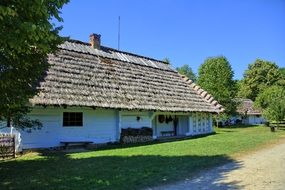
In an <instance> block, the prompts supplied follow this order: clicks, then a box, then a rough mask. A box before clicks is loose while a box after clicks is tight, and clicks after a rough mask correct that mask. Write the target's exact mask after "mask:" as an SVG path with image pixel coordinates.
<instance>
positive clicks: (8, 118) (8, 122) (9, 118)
mask: <svg viewBox="0 0 285 190" xmlns="http://www.w3.org/2000/svg"><path fill="white" fill-rule="evenodd" d="M7 127H8V128H10V127H11V117H10V116H8V117H7Z"/></svg>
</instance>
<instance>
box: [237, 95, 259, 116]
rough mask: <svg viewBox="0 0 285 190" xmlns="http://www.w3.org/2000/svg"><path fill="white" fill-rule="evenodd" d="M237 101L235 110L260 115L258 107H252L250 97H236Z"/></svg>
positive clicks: (240, 112)
mask: <svg viewBox="0 0 285 190" xmlns="http://www.w3.org/2000/svg"><path fill="white" fill-rule="evenodd" d="M236 101H237V102H238V106H237V112H238V113H239V114H241V115H261V111H260V110H259V109H256V108H254V106H253V101H252V100H250V99H236Z"/></svg>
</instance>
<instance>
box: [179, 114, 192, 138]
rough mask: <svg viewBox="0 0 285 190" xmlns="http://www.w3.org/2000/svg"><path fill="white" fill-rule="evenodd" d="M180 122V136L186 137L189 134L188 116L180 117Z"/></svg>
mask: <svg viewBox="0 0 285 190" xmlns="http://www.w3.org/2000/svg"><path fill="white" fill-rule="evenodd" d="M178 118H179V122H178V131H177V134H178V135H186V134H187V133H188V130H189V127H188V116H187V115H182V116H178Z"/></svg>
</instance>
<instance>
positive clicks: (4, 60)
mask: <svg viewBox="0 0 285 190" xmlns="http://www.w3.org/2000/svg"><path fill="white" fill-rule="evenodd" d="M67 2H68V0H41V1H39V0H29V1H18V0H2V1H1V3H0V26H1V28H0V119H5V120H6V121H7V125H8V126H9V125H10V122H11V121H13V123H14V124H15V125H17V124H19V125H18V126H20V128H22V127H23V126H24V123H26V124H27V122H28V119H26V118H24V115H25V114H26V113H27V112H28V111H29V107H28V99H29V98H31V97H33V96H34V95H35V94H36V92H37V89H36V85H37V83H38V81H39V80H40V77H41V76H42V75H43V74H44V72H45V70H46V69H47V67H48V64H47V61H46V58H47V54H48V53H52V52H55V51H56V50H57V46H58V45H59V44H60V43H62V42H63V41H64V38H62V37H60V36H59V35H58V32H59V31H60V29H61V27H56V26H55V24H53V23H51V20H52V19H56V20H57V21H59V22H61V21H62V18H61V17H60V16H59V14H60V9H61V8H62V6H63V5H64V4H65V3H67ZM30 123H31V124H37V122H30ZM27 126H31V125H27Z"/></svg>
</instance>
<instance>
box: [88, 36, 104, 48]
mask: <svg viewBox="0 0 285 190" xmlns="http://www.w3.org/2000/svg"><path fill="white" fill-rule="evenodd" d="M89 37H90V38H89V39H90V41H89V42H90V45H91V47H93V48H95V49H100V46H101V35H100V34H94V33H93V34H90V36H89Z"/></svg>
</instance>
